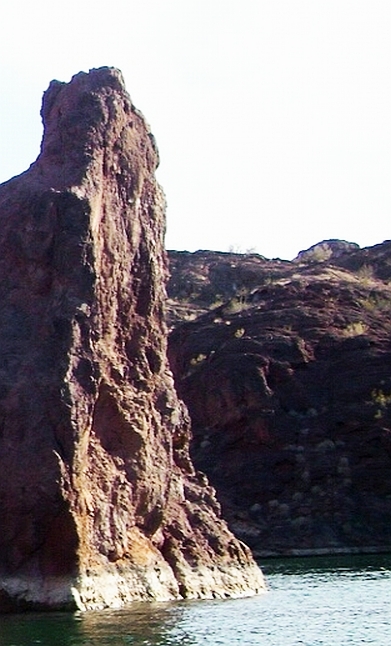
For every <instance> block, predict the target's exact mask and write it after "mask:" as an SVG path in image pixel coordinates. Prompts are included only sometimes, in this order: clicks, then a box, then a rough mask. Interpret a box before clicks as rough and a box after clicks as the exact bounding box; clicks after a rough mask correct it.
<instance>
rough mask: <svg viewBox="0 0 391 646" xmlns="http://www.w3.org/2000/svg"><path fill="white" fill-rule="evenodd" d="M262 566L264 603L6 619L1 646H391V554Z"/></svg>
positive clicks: (144, 607)
mask: <svg viewBox="0 0 391 646" xmlns="http://www.w3.org/2000/svg"><path fill="white" fill-rule="evenodd" d="M261 565H262V568H263V570H264V572H265V574H266V578H267V582H268V587H269V592H268V593H267V594H265V595H262V596H259V597H255V598H251V599H238V600H227V601H197V602H194V601H193V602H182V603H170V604H136V605H134V606H132V608H130V609H127V610H121V611H116V612H113V611H105V612H92V613H85V614H76V615H67V614H49V615H42V614H25V615H9V616H3V617H0V646H36V645H41V646H179V645H180V646H201V645H202V646H206V645H212V644H213V645H214V646H239V644H240V646H255V645H257V646H296V645H301V646H302V645H304V646H326V645H327V646H353V645H354V646H356V645H358V644H360V646H362V645H363V644H375V645H376V646H390V644H391V555H383V556H366V557H363V556H361V557H339V558H337V557H333V558H317V559H314V558H307V559H291V560H284V561H265V562H264V563H261Z"/></svg>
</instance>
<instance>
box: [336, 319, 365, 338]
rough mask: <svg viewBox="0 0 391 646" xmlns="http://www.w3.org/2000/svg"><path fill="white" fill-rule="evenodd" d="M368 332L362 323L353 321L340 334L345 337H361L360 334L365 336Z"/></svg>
mask: <svg viewBox="0 0 391 646" xmlns="http://www.w3.org/2000/svg"><path fill="white" fill-rule="evenodd" d="M367 332H368V325H367V324H366V323H363V321H354V322H352V323H349V325H347V326H346V327H345V328H344V329H343V330H342V334H343V336H346V337H354V336H361V334H366V333H367Z"/></svg>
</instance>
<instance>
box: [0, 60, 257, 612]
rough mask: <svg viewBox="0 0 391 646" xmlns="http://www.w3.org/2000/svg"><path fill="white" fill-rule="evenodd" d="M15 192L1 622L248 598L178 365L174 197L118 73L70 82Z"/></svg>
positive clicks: (3, 240) (8, 227)
mask: <svg viewBox="0 0 391 646" xmlns="http://www.w3.org/2000/svg"><path fill="white" fill-rule="evenodd" d="M42 117H43V122H44V137H43V142H42V149H41V153H40V155H39V157H38V159H37V161H36V162H35V163H34V164H33V165H32V166H31V167H30V169H29V170H28V171H27V172H26V173H24V174H22V175H21V176H19V177H16V178H14V179H12V180H10V181H9V182H7V183H6V184H3V185H2V186H1V187H0V217H1V223H2V226H1V233H0V303H1V309H0V610H2V611H6V610H14V609H20V608H39V607H42V608H66V607H69V608H73V607H79V608H81V609H89V608H100V607H106V606H120V605H123V604H124V603H127V602H129V601H131V600H134V599H160V600H163V599H177V598H182V597H185V598H191V597H224V596H230V595H247V594H252V593H255V592H257V591H260V590H261V589H262V588H263V580H262V575H261V573H260V571H259V570H258V568H257V566H256V565H255V563H254V561H253V560H252V557H251V555H250V553H249V550H248V549H247V548H246V547H245V546H244V545H243V544H241V543H240V542H239V541H238V540H236V539H235V538H234V537H233V535H232V534H231V533H230V532H229V531H228V529H227V526H226V525H225V523H224V522H223V521H222V520H221V519H220V517H219V515H220V510H219V504H218V503H217V501H216V499H215V495H214V491H213V489H212V488H211V487H209V486H208V483H207V481H206V478H205V477H204V476H203V475H202V474H200V473H197V472H196V471H195V470H194V468H193V466H192V463H191V461H190V459H189V452H188V445H189V419H188V415H187V412H186V410H185V408H184V406H183V404H182V403H181V402H180V401H179V400H178V398H177V396H176V393H175V390H174V385H173V380H172V376H171V373H170V371H169V368H168V364H167V359H166V333H165V324H164V321H163V318H164V315H163V303H164V299H165V286H164V279H165V276H166V263H165V255H164V251H163V230H164V206H165V204H164V197H163V194H162V192H161V190H160V188H159V186H158V185H157V183H156V181H155V178H154V171H155V168H156V165H157V162H158V156H157V150H156V146H155V143H154V139H153V137H152V135H151V134H150V132H149V130H148V127H147V126H146V123H145V121H144V119H143V117H142V115H141V114H140V113H139V112H138V111H137V110H136V109H135V108H134V106H133V105H132V103H131V101H130V98H129V96H128V95H127V93H126V91H125V89H124V84H123V79H122V77H121V74H120V72H118V71H117V70H114V69H109V68H102V69H98V70H92V71H91V72H90V73H89V74H85V73H81V74H78V75H76V76H75V77H73V79H72V81H71V82H70V83H69V84H64V83H60V82H57V81H54V82H52V83H51V85H50V87H49V89H48V91H47V92H46V93H45V95H44V100H43V107H42Z"/></svg>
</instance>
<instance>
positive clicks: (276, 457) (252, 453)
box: [169, 241, 391, 555]
mask: <svg viewBox="0 0 391 646" xmlns="http://www.w3.org/2000/svg"><path fill="white" fill-rule="evenodd" d="M300 258H304V260H300ZM319 258H320V260H319ZM322 258H323V260H322ZM170 260H171V262H170V264H171V270H172V277H171V280H170V285H169V287H170V296H171V299H172V300H171V320H172V321H173V322H174V323H175V321H176V323H175V325H176V327H175V328H174V329H173V331H172V333H171V339H170V356H171V365H172V368H173V371H174V374H175V376H176V383H177V388H178V392H179V394H180V396H182V397H183V398H184V400H185V402H186V404H187V405H188V408H189V412H190V415H191V418H192V422H193V434H194V439H193V443H192V456H193V459H194V462H195V464H196V465H197V467H198V468H200V469H202V470H203V471H205V472H206V473H207V475H208V477H209V478H210V479H211V482H212V484H213V485H214V486H215V487H216V488H217V491H218V495H219V499H220V500H221V502H222V506H223V512H224V515H225V517H226V518H228V520H229V524H230V527H231V529H233V530H234V532H235V533H236V534H237V536H239V537H241V538H242V539H243V540H246V541H247V542H248V544H249V545H250V546H251V547H252V548H253V549H254V550H255V551H256V552H257V553H259V554H260V555H265V554H266V555H267V554H274V555H275V554H292V553H303V552H305V553H314V552H317V553H322V552H324V551H325V552H333V551H336V550H347V551H349V550H353V551H366V550H371V549H375V550H382V549H389V547H390V545H391V523H390V518H391V341H390V339H391V288H390V284H389V279H390V276H391V272H390V267H391V244H390V242H385V243H383V244H382V245H377V246H376V247H373V248H369V249H362V250H359V249H358V248H357V245H351V244H349V243H342V242H341V243H339V244H337V242H336V241H328V242H327V241H326V242H325V243H322V244H321V245H317V246H316V247H315V248H314V249H312V250H311V253H308V254H307V253H303V255H302V256H299V258H298V260H297V261H295V262H291V263H290V262H281V261H280V262H279V261H272V260H270V261H267V260H266V259H264V258H261V257H259V256H258V257H256V256H254V257H251V256H249V255H247V256H243V257H240V256H238V255H235V254H219V253H213V252H197V253H195V254H186V253H183V254H179V253H178V252H173V253H170ZM341 267H343V269H342V268H341ZM348 268H350V270H349V271H348ZM246 284H247V285H248V287H249V288H250V289H248V290H247V292H246V289H245V288H246ZM235 289H236V295H234V296H233V297H232V298H231V300H230V301H227V302H225V303H224V304H220V305H219V306H216V301H218V296H219V295H221V294H223V295H224V294H225V295H228V294H229V293H230V290H231V294H232V292H234V293H235ZM186 290H187V295H186ZM213 291H214V292H215V296H214V297H213ZM177 294H178V296H179V298H178V297H177ZM176 298H177V299H178V300H175V299H176ZM179 299H180V302H179ZM209 308H210V309H209ZM202 309H203V310H204V312H205V313H204V314H203V315H201V316H198V318H197V314H198V312H199V311H200V310H202ZM207 310H208V311H207ZM183 312H185V316H186V317H187V319H188V322H186V323H182V324H178V319H179V318H180V316H181V315H183ZM192 318H194V320H189V319H192Z"/></svg>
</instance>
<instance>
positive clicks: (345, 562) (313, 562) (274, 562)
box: [259, 553, 391, 575]
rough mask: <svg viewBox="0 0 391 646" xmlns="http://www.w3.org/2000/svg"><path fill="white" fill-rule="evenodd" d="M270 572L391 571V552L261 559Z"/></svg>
mask: <svg viewBox="0 0 391 646" xmlns="http://www.w3.org/2000/svg"><path fill="white" fill-rule="evenodd" d="M259 566H260V567H261V568H262V570H263V572H264V573H265V574H266V575H268V574H287V575H290V574H300V575H301V574H307V573H311V574H322V573H330V572H339V573H342V572H344V571H345V572H351V573H353V572H359V573H361V574H362V573H363V572H379V571H391V554H390V553H387V554H335V555H332V556H330V555H327V556H309V557H293V558H271V559H266V560H264V561H262V560H261V561H259Z"/></svg>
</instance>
